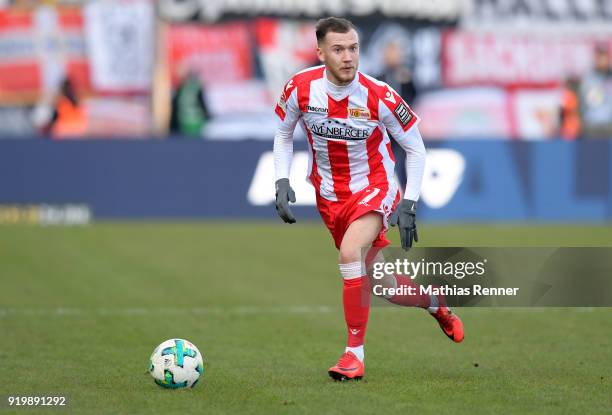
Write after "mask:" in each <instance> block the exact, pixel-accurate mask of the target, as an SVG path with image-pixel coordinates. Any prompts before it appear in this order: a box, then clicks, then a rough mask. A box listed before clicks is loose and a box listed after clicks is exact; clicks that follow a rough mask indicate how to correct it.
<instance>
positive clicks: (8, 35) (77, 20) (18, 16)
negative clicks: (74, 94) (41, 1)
mask: <svg viewBox="0 0 612 415" xmlns="http://www.w3.org/2000/svg"><path fill="white" fill-rule="evenodd" d="M66 76H69V77H70V78H71V79H72V80H73V82H74V83H75V85H76V86H77V88H79V89H88V88H89V64H88V61H87V55H86V46H85V36H84V24H83V16H82V14H81V11H80V9H76V8H63V9H62V8H60V9H55V8H50V7H39V8H37V9H35V10H15V9H4V10H0V103H1V104H15V105H23V104H32V103H35V102H36V101H37V100H38V99H39V98H40V97H41V96H42V95H43V94H44V93H48V92H53V91H54V90H55V88H56V87H57V85H59V83H60V81H61V80H62V79H63V78H64V77H66Z"/></svg>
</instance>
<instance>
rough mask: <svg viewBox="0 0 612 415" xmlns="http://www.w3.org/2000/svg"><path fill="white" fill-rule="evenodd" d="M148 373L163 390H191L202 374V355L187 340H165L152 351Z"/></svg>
mask: <svg viewBox="0 0 612 415" xmlns="http://www.w3.org/2000/svg"><path fill="white" fill-rule="evenodd" d="M149 373H150V374H151V376H153V379H155V383H157V384H158V385H159V386H162V387H164V388H170V389H182V388H193V387H194V386H195V385H196V383H198V380H199V379H200V376H202V374H203V373H204V364H203V362H202V354H201V353H200V351H199V350H198V348H197V347H195V345H193V343H191V342H188V341H187V340H183V339H170V340H166V341H165V342H163V343H162V344H160V345H159V346H157V347H156V348H155V350H153V354H151V358H150V359H149Z"/></svg>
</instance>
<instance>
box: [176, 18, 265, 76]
mask: <svg viewBox="0 0 612 415" xmlns="http://www.w3.org/2000/svg"><path fill="white" fill-rule="evenodd" d="M166 45H167V50H168V62H169V66H170V75H171V79H172V84H173V85H176V84H177V82H178V80H179V79H180V78H181V77H182V76H184V74H185V73H186V72H188V71H195V72H197V73H198V74H199V75H200V76H201V79H202V80H203V81H204V82H206V83H215V82H235V81H241V80H246V79H250V78H252V76H253V74H252V73H253V63H252V57H251V54H252V52H251V45H250V36H249V30H248V26H247V24H246V23H242V22H236V23H228V24H219V25H212V26H196V25H176V26H171V27H170V28H169V29H168V31H167V38H166Z"/></svg>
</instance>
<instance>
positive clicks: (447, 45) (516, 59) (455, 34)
mask: <svg viewBox="0 0 612 415" xmlns="http://www.w3.org/2000/svg"><path fill="white" fill-rule="evenodd" d="M601 42H606V43H607V44H608V45H609V46H612V36H610V35H608V36H604V35H601V34H599V35H593V34H574V33H567V32H556V33H538V34H534V33H526V32H503V31H497V32H468V31H457V30H450V31H446V32H445V33H444V34H443V36H442V62H443V63H442V68H443V79H444V84H445V85H446V86H451V87H452V86H465V85H483V84H486V85H498V86H504V87H509V86H554V85H559V84H561V83H562V82H564V81H565V80H566V79H568V78H571V77H577V76H580V75H582V74H584V73H586V72H588V71H589V70H590V69H591V68H592V67H593V58H594V50H595V47H596V45H598V44H600V43H601Z"/></svg>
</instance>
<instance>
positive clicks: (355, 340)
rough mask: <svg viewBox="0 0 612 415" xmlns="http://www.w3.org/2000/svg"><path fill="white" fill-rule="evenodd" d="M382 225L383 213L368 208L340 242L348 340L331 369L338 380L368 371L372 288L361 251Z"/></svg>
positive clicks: (339, 258) (376, 235)
mask: <svg viewBox="0 0 612 415" xmlns="http://www.w3.org/2000/svg"><path fill="white" fill-rule="evenodd" d="M381 228H382V216H381V215H380V214H379V213H375V212H368V213H366V214H364V215H363V216H361V217H359V218H358V219H356V220H354V221H353V222H352V223H351V224H350V225H349V226H348V228H347V230H346V232H345V233H344V236H343V238H342V242H341V243H340V249H339V251H340V252H339V256H338V260H339V266H340V273H341V275H342V278H343V289H342V302H343V306H344V318H345V321H346V326H347V332H348V340H347V347H346V349H345V353H344V354H343V355H342V357H341V358H340V360H339V361H338V363H337V364H336V365H335V366H333V367H331V368H330V369H329V374H330V376H331V377H332V378H334V379H336V380H346V379H360V378H361V377H363V374H364V365H363V360H364V349H363V343H364V338H365V333H366V327H367V323H368V317H369V312H370V288H369V280H368V277H367V275H366V273H365V266H364V259H363V258H362V255H361V253H362V250H363V249H364V248H369V247H370V246H371V245H372V242H373V241H374V240H375V239H376V238H377V237H378V234H379V233H380V230H381Z"/></svg>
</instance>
